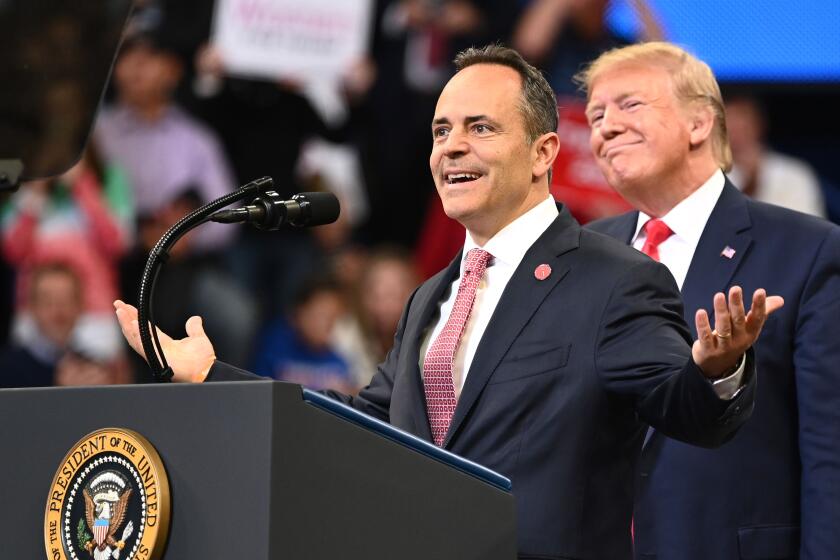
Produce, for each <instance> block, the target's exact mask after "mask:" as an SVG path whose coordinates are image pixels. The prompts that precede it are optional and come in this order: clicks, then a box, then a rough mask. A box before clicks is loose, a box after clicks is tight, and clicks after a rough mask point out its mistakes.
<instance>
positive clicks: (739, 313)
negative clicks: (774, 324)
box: [691, 286, 785, 378]
mask: <svg viewBox="0 0 840 560" xmlns="http://www.w3.org/2000/svg"><path fill="white" fill-rule="evenodd" d="M784 303H785V301H784V299H782V298H781V297H779V296H769V297H768V296H767V294H766V293H765V291H764V290H762V289H758V290H756V291H755V293H754V294H753V301H752V307H751V308H750V312H749V313H745V310H744V294H743V292H742V291H741V288H740V287H739V286H733V287H732V288H731V289H730V290H729V305H728V306H727V302H726V296H725V295H724V294H723V293H721V292H718V293H717V294H715V297H714V301H713V305H714V310H715V328H714V330H712V326H711V325H710V323H709V315H708V313H706V310H705V309H698V310H697V314H696V315H695V317H694V321H695V325H696V327H697V340H695V341H694V346H692V348H691V355H692V357H693V358H694V363H696V364H697V365H698V367H700V370H701V371H702V372H703V375H705V376H706V377H709V378H717V377H723V376H725V375H727V374H731V373H734V370H735V368H736V367H737V365H738V361H739V360H740V359H741V356H742V355H743V354H744V352H746V351H747V350H748V349H749V347H750V346H752V345H753V344H754V343H755V341H756V340H757V339H758V335H759V334H760V333H761V328H762V327H763V326H764V322H765V320H766V319H767V316H768V315H770V314H771V313H773V312H774V311H776V310H777V309H780V308H781V307H782V306H783V305H784Z"/></svg>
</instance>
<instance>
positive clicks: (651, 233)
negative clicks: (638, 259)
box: [642, 218, 674, 261]
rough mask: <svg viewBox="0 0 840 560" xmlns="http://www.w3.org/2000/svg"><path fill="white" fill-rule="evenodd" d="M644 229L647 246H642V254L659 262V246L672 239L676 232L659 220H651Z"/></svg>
mask: <svg viewBox="0 0 840 560" xmlns="http://www.w3.org/2000/svg"><path fill="white" fill-rule="evenodd" d="M642 229H644V230H645V244H644V245H643V246H642V253H644V254H646V255H647V256H649V257H650V258H652V259H653V260H655V261H658V260H659V245H660V244H661V243H662V242H663V241H665V240H666V239H668V238H669V237H671V236H672V235H673V234H674V232H673V231H671V228H669V227H668V225H667V224H666V223H665V222H663V221H662V220H660V219H659V218H651V219H650V220H648V221H647V223H646V224H645V225H644V226H643V227H642Z"/></svg>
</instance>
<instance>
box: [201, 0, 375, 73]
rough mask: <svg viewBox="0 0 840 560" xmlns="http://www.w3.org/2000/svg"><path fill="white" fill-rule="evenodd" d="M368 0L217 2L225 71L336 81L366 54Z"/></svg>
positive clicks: (216, 27) (216, 36) (216, 29)
mask: <svg viewBox="0 0 840 560" xmlns="http://www.w3.org/2000/svg"><path fill="white" fill-rule="evenodd" d="M371 12H372V0H216V9H215V15H214V21H213V38H212V42H213V44H214V46H215V47H216V48H217V49H218V50H219V52H220V54H221V56H222V60H223V62H224V65H225V68H226V70H227V72H228V73H230V74H233V75H238V76H245V77H255V78H265V79H269V80H276V79H292V80H298V81H312V80H317V81H322V80H323V81H336V80H338V79H339V78H340V77H341V75H342V74H343V73H344V72H345V70H346V69H347V67H348V66H349V65H350V64H352V63H353V62H355V61H356V60H358V59H359V58H361V57H362V56H364V54H365V52H366V49H367V45H368V37H369V32H370V20H371V17H372V14H371Z"/></svg>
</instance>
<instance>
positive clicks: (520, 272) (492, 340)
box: [210, 209, 755, 560]
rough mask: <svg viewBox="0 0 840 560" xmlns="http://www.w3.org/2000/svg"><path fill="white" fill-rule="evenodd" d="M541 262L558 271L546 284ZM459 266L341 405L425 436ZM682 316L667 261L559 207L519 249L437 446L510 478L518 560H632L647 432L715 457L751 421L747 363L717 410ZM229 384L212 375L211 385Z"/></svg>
mask: <svg viewBox="0 0 840 560" xmlns="http://www.w3.org/2000/svg"><path fill="white" fill-rule="evenodd" d="M540 264H548V265H549V266H550V267H551V270H552V272H551V274H550V275H549V277H548V278H547V279H545V280H542V281H541V280H538V279H537V278H536V277H535V276H534V269H535V268H536V267H537V266H538V265H540ZM459 270H460V257H458V258H456V259H455V260H454V261H453V262H452V263H451V264H450V266H449V267H447V268H446V269H445V270H443V271H441V272H440V273H439V274H438V275H436V276H435V277H433V278H431V279H430V280H428V281H427V282H425V283H424V284H422V285H421V286H420V287H419V288H418V289H417V290H416V291H415V293H414V294H413V295H412V297H411V298H410V300H409V302H408V304H407V306H406V309H405V312H404V314H403V317H402V319H401V321H400V323H399V326H398V328H397V333H396V337H395V340H394V347H393V349H392V350H391V351H390V353H389V354H388V356H387V358H386V360H385V362H384V363H382V364H381V365H380V366H379V368H378V372H377V373H376V375H375V376H374V378H373V380H372V382H371V384H370V385H369V386H368V387H366V388H365V389H363V390H362V391H361V392H360V394H359V396H358V397H355V398H350V397H346V396H343V395H334V396H335V397H336V398H340V399H341V400H343V401H345V402H347V403H350V404H352V406H354V407H355V408H357V409H359V410H361V411H363V412H366V413H368V414H370V415H372V416H375V417H377V418H380V419H382V420H386V421H388V422H390V423H391V424H393V425H395V426H397V427H398V428H401V429H403V430H406V431H408V432H411V433H412V434H415V435H417V436H419V437H421V438H424V439H426V440H429V441H431V431H430V429H429V422H428V419H427V416H426V406H425V398H424V392H423V381H422V378H421V375H420V369H419V366H418V363H419V352H420V346H421V344H422V341H423V338H424V333H425V332H426V330H427V328H428V327H429V326H430V325H432V324H433V323H434V321H435V320H436V315H437V312H438V308H439V305H440V301H441V299H442V298H443V297H444V294H445V293H446V290H447V288H448V287H449V285H450V283H451V282H452V281H453V280H454V279H455V278H456V277H457V275H458V274H459ZM682 315H683V311H682V305H681V302H680V297H679V292H678V290H677V287H676V285H675V283H674V280H673V278H672V277H671V275H670V273H669V272H668V270H667V269H666V268H665V267H664V266H662V265H660V264H659V263H655V262H653V261H652V260H650V259H648V258H647V257H646V256H644V255H642V254H640V253H639V252H637V251H635V250H633V249H631V248H629V247H627V246H626V245H624V244H621V243H619V242H617V241H615V240H613V239H610V238H608V237H606V236H602V235H599V234H597V233H593V232H590V231H586V230H582V229H581V228H580V226H579V225H578V224H577V222H575V220H574V219H573V218H572V217H571V215H570V214H569V212H568V211H567V210H565V209H562V210H561V214H560V216H559V217H558V218H557V219H556V220H555V221H554V223H553V224H552V225H551V226H550V227H549V228H548V230H546V232H545V233H544V234H543V235H542V236H541V237H540V238H539V239H538V240H537V241H536V242H535V243H534V245H533V246H532V247H531V248H530V249H529V250H528V252H527V253H526V255H525V257H524V259H523V261H522V263H521V264H520V266H519V267H518V268H517V270H516V271H515V272H514V275H513V277H512V278H511V280H510V282H509V284H508V285H507V287H506V289H505V291H504V293H503V295H502V297H501V300H500V301H499V304H498V306H497V308H496V310H495V312H494V315H493V318H492V320H491V322H490V324H489V325H488V327H487V330H486V331H485V333H484V335H483V337H482V339H481V342H480V344H479V346H478V349H477V351H476V354H475V358H474V359H473V362H472V366H471V367H470V370H469V374H468V376H467V378H466V382H465V385H464V388H463V391H462V393H461V396H460V399H459V401H458V405H457V408H456V410H455V415H454V417H453V419H452V424H451V427H450V430H449V433H448V435H447V437H446V440H445V443H444V446H445V448H446V449H448V450H450V451H452V452H454V453H457V454H459V455H462V456H464V457H467V458H469V459H472V460H474V461H476V462H478V463H481V464H483V465H486V466H487V467H490V468H491V469H494V470H497V471H498V472H500V473H502V474H504V475H506V476H508V477H510V478H511V480H512V482H513V493H514V495H515V498H516V505H517V517H518V549H519V554H520V558H543V559H546V558H578V559H582V558H589V559H609V560H622V559H628V558H631V556H632V552H631V541H630V517H631V509H632V503H633V484H634V480H635V478H636V471H637V464H638V459H639V456H640V452H641V447H642V441H643V439H644V434H645V431H646V428H647V425H648V424H650V425H653V426H656V427H657V428H658V429H660V430H662V431H664V432H666V433H668V434H670V435H673V436H674V437H679V438H683V439H686V440H689V441H693V442H695V443H698V444H701V445H710V446H711V445H718V444H720V443H722V442H724V441H725V440H727V439H728V438H730V437H731V436H732V435H733V433H734V432H735V430H736V429H737V428H738V426H739V425H740V424H741V423H743V421H744V420H745V419H746V418H747V417H748V416H749V413H750V410H751V408H752V399H753V395H754V389H755V383H754V382H753V379H754V369H753V365H752V363H751V362H752V358H751V353H749V354H748V368H747V376H746V378H747V380H748V381H749V383H748V385H747V386H746V387H745V389H744V391H743V392H742V393H741V394H740V395H739V396H738V397H737V398H736V399H734V400H732V401H722V400H720V399H719V398H718V397H717V395H716V394H715V393H714V391H713V390H712V388H711V384H710V383H709V382H708V381H707V380H706V379H705V378H703V376H702V374H701V373H700V371H699V370H698V368H697V366H696V365H695V364H694V362H693V361H692V360H691V351H690V343H691V337H690V335H689V331H688V329H687V328H686V327H685V323H684V321H683V317H682ZM238 375H239V374H238V372H236V371H233V370H232V369H231V368H230V367H229V366H225V365H223V364H217V365H215V366H214V368H213V370H211V375H210V379H211V380H212V379H235V378H238V377H237V376H238ZM406 483H407V484H410V481H406ZM455 530H457V528H456V529H455Z"/></svg>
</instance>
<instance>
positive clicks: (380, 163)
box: [0, 0, 828, 393]
mask: <svg viewBox="0 0 840 560" xmlns="http://www.w3.org/2000/svg"><path fill="white" fill-rule="evenodd" d="M373 4H374V9H373V14H372V24H371V37H370V40H369V48H368V52H367V54H366V56H364V57H363V58H361V59H360V60H358V61H357V63H354V64H352V65H351V66H350V67H349V68H348V69H347V72H346V75H345V76H344V77H343V80H342V82H341V84H340V91H339V92H338V93H339V96H340V101H341V103H340V104H341V106H342V107H343V110H342V111H340V112H338V114H336V112H335V111H325V110H324V108H323V107H322V106H321V105H320V104H319V103H318V100H317V99H316V98H315V97H314V96H313V94H312V92H311V91H310V90H309V88H307V84H305V83H303V82H301V81H298V80H293V79H289V78H287V77H286V78H280V77H278V79H276V80H267V79H255V78H243V77H233V76H232V75H231V74H230V73H228V72H227V69H226V68H225V65H224V63H223V61H222V57H221V56H220V55H219V52H218V50H217V49H216V47H215V46H214V45H213V43H212V40H211V28H212V18H213V2H212V1H211V0H177V1H175V0H170V1H167V0H159V1H154V0H149V1H142V2H138V5H137V7H136V10H135V12H134V14H133V16H132V19H131V21H130V23H129V26H128V28H127V30H126V35H125V38H124V40H123V43H122V46H121V50H120V52H119V54H118V57H117V61H116V64H115V67H114V70H113V74H112V78H111V84H110V86H109V92H108V94H107V96H106V100H105V102H104V104H103V106H102V108H101V110H100V111H99V114H98V116H97V118H96V121H95V123H94V130H93V134H92V136H91V138H90V140H89V142H88V144H87V147H86V149H85V151H84V153H83V155H82V157H81V159H80V160H79V161H78V163H77V164H76V165H74V166H73V167H72V168H71V169H70V170H68V171H66V172H65V173H63V174H62V175H60V176H57V177H53V178H50V179H45V180H40V181H32V182H28V183H25V184H24V185H23V186H22V187H21V188H20V189H19V191H18V192H16V193H14V194H11V195H8V196H5V195H4V198H3V199H0V226H2V255H3V259H2V265H0V266H2V270H0V298H2V302H0V308H2V310H3V313H2V314H0V317H2V318H3V321H2V323H3V324H2V325H0V338H2V340H0V342H2V345H3V349H2V350H0V387H20V386H43V385H90V384H109V383H130V382H148V381H150V380H151V379H150V378H149V373H148V370H147V368H146V367H145V365H144V364H143V362H142V361H141V360H140V359H139V358H137V357H136V356H134V355H132V354H131V353H130V352H129V351H128V349H127V347H126V346H125V344H124V341H123V340H122V337H121V335H120V333H119V330H118V327H117V326H116V322H115V319H114V315H113V309H112V306H111V302H112V301H113V300H115V299H117V298H120V299H123V300H124V301H126V302H128V303H132V304H136V300H137V291H138V287H139V281H140V276H141V273H142V271H143V268H144V266H145V262H146V258H147V256H148V252H149V249H150V248H151V247H152V246H154V244H155V243H156V242H157V240H158V239H159V238H160V236H161V235H162V234H163V233H164V232H165V231H166V229H167V228H169V227H170V226H171V225H173V224H174V223H175V222H176V221H177V220H178V219H180V218H181V217H182V216H184V215H185V214H186V213H188V212H190V211H192V210H194V209H196V208H198V207H199V206H201V205H202V204H205V203H207V202H209V201H211V200H213V199H215V198H217V197H219V196H222V195H223V194H225V193H228V192H230V191H231V190H233V189H235V188H236V187H237V186H239V185H242V184H244V183H246V182H248V181H251V180H253V179H255V178H258V177H262V176H265V175H268V176H271V177H272V178H273V180H274V185H275V189H276V190H277V191H278V192H279V193H280V194H281V195H282V196H283V198H289V197H290V196H291V195H292V194H294V193H297V192H302V191H331V192H334V193H335V194H336V195H337V196H338V197H339V199H340V201H341V205H342V213H341V217H340V219H339V220H338V221H337V222H336V223H334V224H332V225H329V226H324V227H320V228H314V229H312V230H294V231H292V230H284V231H280V232H271V233H268V232H261V231H257V230H255V229H251V228H248V227H245V226H230V225H221V224H211V225H204V226H202V227H201V228H199V229H197V230H195V231H194V232H191V233H190V234H189V235H188V236H186V237H185V238H183V239H182V240H181V241H180V242H179V243H178V244H177V245H176V246H175V249H174V250H173V251H172V253H171V258H170V259H169V261H168V263H167V265H166V266H165V267H164V269H163V272H162V275H161V277H160V279H159V281H158V283H157V286H156V292H155V293H156V307H155V319H156V322H157V324H158V326H159V327H160V328H162V329H163V330H164V331H166V332H168V333H170V334H172V335H174V336H179V335H183V324H184V321H185V320H186V318H187V317H189V316H190V315H201V316H202V317H203V318H204V325H205V328H206V330H207V332H208V334H209V335H210V337H211V339H212V340H213V341H214V343H215V344H216V349H217V355H218V358H219V359H222V360H225V361H229V362H231V363H234V364H238V365H245V366H248V367H249V368H250V369H252V370H253V371H255V372H257V373H259V374H261V375H265V376H268V377H273V378H276V379H282V380H288V381H293V382H297V383H301V384H303V385H306V386H308V387H312V388H316V389H322V388H334V389H339V390H341V391H343V392H348V393H353V392H355V391H357V390H358V389H359V388H360V387H362V386H364V385H365V384H366V383H367V381H368V380H369V379H370V377H371V375H372V374H373V372H374V370H375V367H376V364H377V363H378V362H379V361H381V360H382V359H383V358H384V356H385V352H386V351H387V350H388V349H389V348H390V347H391V343H392V337H393V334H394V331H395V329H396V325H397V322H398V321H399V318H400V315H401V312H402V309H403V306H404V304H405V302H406V300H407V299H408V297H410V295H411V293H412V291H413V289H414V288H415V287H416V286H417V285H418V284H419V282H420V281H421V280H423V279H424V278H426V277H428V276H430V275H431V274H433V273H435V272H436V271H437V270H439V269H440V268H442V267H443V266H445V265H446V264H447V263H448V262H449V260H450V259H451V258H452V257H453V256H454V255H455V254H456V253H457V251H459V250H460V248H461V246H462V244H463V236H464V231H463V228H462V227H461V226H460V225H458V224H457V223H456V222H454V221H451V220H449V219H448V218H447V217H446V216H445V215H444V214H443V210H442V208H441V206H440V204H439V203H438V199H437V197H436V196H435V193H434V184H433V182H432V179H431V176H430V173H429V169H428V153H429V149H430V145H431V144H430V140H431V138H430V132H429V126H430V121H431V117H432V114H433V111H434V106H435V102H436V99H437V96H438V94H439V92H440V90H441V88H442V87H443V85H444V84H445V82H446V81H447V79H448V78H449V77H450V76H451V74H452V66H451V60H452V58H453V57H454V54H455V53H456V52H458V51H459V50H461V49H462V48H465V47H467V46H470V45H481V44H486V43H491V42H497V41H498V42H502V43H505V44H509V45H511V46H513V47H514V48H516V49H518V50H519V51H520V52H521V53H522V54H523V56H525V57H526V58H527V59H528V60H529V61H530V62H532V63H534V64H536V65H538V66H539V67H541V68H542V69H543V70H544V71H545V72H546V75H547V76H548V78H549V81H550V82H551V84H552V87H553V88H554V89H555V92H556V93H557V95H558V104H559V107H560V117H561V118H560V125H559V131H560V136H561V138H562V140H563V146H562V149H561V153H560V155H559V157H558V159H557V162H556V164H555V167H554V173H553V180H552V181H553V182H552V191H553V193H554V194H555V196H556V197H557V198H558V199H559V200H561V201H563V202H564V203H566V204H567V205H568V206H569V207H570V208H571V210H572V211H573V213H574V214H575V215H576V217H577V218H578V219H579V220H581V221H584V222H585V221H588V220H591V219H594V218H599V217H603V216H607V215H612V214H616V213H618V212H621V211H624V210H625V209H627V206H626V203H624V201H623V200H622V199H621V198H619V197H618V196H617V195H616V194H615V193H614V192H613V191H612V190H611V189H610V188H609V187H608V186H607V185H606V183H605V182H604V179H603V177H602V176H601V174H600V171H599V170H598V169H597V167H596V165H595V163H594V161H593V160H592V158H591V156H590V153H589V150H590V148H589V132H588V125H587V123H586V119H585V117H584V114H583V105H584V101H583V99H582V98H581V97H580V94H579V93H578V91H577V89H576V87H575V85H574V84H573V83H572V80H571V77H572V75H574V74H575V73H576V72H577V71H578V70H580V68H581V66H582V65H583V64H585V63H586V62H588V61H590V60H592V59H594V58H595V57H596V56H597V55H598V54H599V53H600V52H602V51H604V50H606V49H609V48H612V47H615V46H620V45H623V44H627V43H630V42H633V41H638V40H652V39H661V38H667V33H665V32H664V31H663V29H662V28H661V25H660V23H659V22H658V20H657V15H656V14H655V13H654V12H653V11H652V10H651V9H650V7H649V6H648V5H647V4H646V3H645V1H644V0H633V1H631V2H630V4H631V5H632V7H633V9H634V10H635V11H636V15H637V18H638V20H639V22H640V26H639V34H638V36H636V37H623V36H619V35H617V34H616V33H615V32H613V31H612V30H611V29H610V28H609V27H608V26H607V25H606V23H605V21H606V19H605V16H606V13H607V10H608V9H609V7H610V3H609V2H608V0H518V1H517V0H379V1H377V2H374V3H373ZM56 17H57V18H59V17H60V15H57V16H56ZM60 24H61V22H60V21H58V20H57V21H55V22H46V23H45V28H48V27H49V25H53V27H55V28H56V29H58V30H59V32H60V30H61V29H62V26H61V25H60ZM63 56H65V57H66V56H69V55H68V54H67V53H64V55H63ZM60 93H61V92H56V95H57V96H58V97H60V98H61V99H62V100H63V101H62V103H61V111H63V112H68V111H69V112H72V111H73V106H72V96H68V95H59V94H60ZM726 110H727V119H728V125H729V134H730V138H731V143H732V150H733V155H734V159H735V168H734V170H733V172H732V173H731V177H732V179H733V180H734V182H735V183H736V184H737V185H739V187H740V188H742V189H743V190H744V192H746V193H748V194H749V195H750V196H754V197H755V198H757V199H759V200H764V201H767V202H771V203H775V204H779V205H783V206H788V207H791V208H794V209H796V210H800V211H802V212H807V213H811V214H815V215H819V216H823V217H825V216H827V212H828V210H827V208H826V201H825V199H824V195H823V189H822V188H821V184H820V179H819V178H818V177H817V175H816V173H815V172H814V171H813V169H812V168H811V167H810V166H809V165H808V164H807V163H806V162H804V161H802V160H798V159H794V158H792V157H790V156H787V155H784V154H781V153H778V152H776V151H775V150H774V149H773V148H772V147H770V146H769V145H768V144H767V141H766V130H767V126H768V122H767V113H766V111H765V110H764V108H763V107H762V104H761V101H760V99H757V98H756V97H754V96H752V95H750V92H749V91H743V90H742V91H738V92H735V93H733V94H732V95H730V96H727V107H726Z"/></svg>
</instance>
